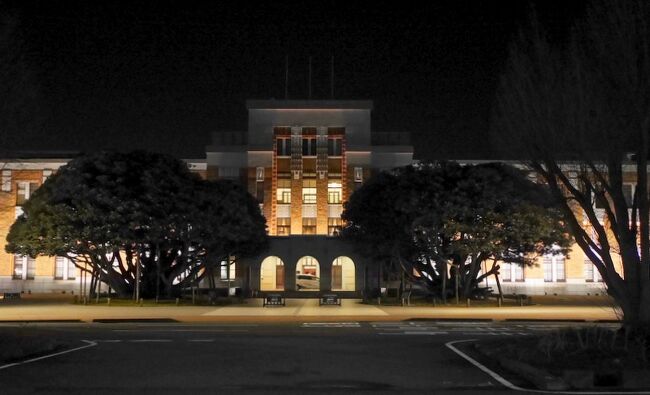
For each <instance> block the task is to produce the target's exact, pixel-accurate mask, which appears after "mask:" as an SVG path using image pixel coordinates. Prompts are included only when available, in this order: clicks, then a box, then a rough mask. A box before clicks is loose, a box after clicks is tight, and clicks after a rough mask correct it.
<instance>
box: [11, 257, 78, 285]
mask: <svg viewBox="0 0 650 395" xmlns="http://www.w3.org/2000/svg"><path fill="white" fill-rule="evenodd" d="M76 272H77V269H76V267H75V265H74V263H73V262H72V261H70V260H69V259H68V258H64V257H61V256H57V257H56V258H55V260H54V278H55V279H56V280H74V279H75V275H76ZM35 274H36V259H34V258H32V257H30V256H25V255H14V274H13V278H14V279H16V280H32V279H34V275H35Z"/></svg>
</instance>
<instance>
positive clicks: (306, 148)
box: [302, 138, 316, 156]
mask: <svg viewBox="0 0 650 395" xmlns="http://www.w3.org/2000/svg"><path fill="white" fill-rule="evenodd" d="M302 155H303V156H316V139H312V138H309V139H308V138H303V139H302Z"/></svg>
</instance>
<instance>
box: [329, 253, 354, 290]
mask: <svg viewBox="0 0 650 395" xmlns="http://www.w3.org/2000/svg"><path fill="white" fill-rule="evenodd" d="M355 287H356V284H355V266H354V262H353V261H352V259H350V258H349V257H347V256H340V257H338V258H336V259H334V261H333V262H332V291H354V290H355Z"/></svg>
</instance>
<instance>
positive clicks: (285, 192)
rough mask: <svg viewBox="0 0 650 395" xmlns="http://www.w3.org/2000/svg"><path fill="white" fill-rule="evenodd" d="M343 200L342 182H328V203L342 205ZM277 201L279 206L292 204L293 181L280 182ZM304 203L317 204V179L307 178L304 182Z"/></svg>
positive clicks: (282, 180)
mask: <svg viewBox="0 0 650 395" xmlns="http://www.w3.org/2000/svg"><path fill="white" fill-rule="evenodd" d="M342 198H343V186H342V184H341V181H330V182H328V183H327V203H329V204H340V203H341V201H342ZM276 201H277V203H278V204H291V180H289V179H279V180H278V187H277V190H276ZM302 202H303V203H304V204H316V179H313V178H305V179H303V180H302Z"/></svg>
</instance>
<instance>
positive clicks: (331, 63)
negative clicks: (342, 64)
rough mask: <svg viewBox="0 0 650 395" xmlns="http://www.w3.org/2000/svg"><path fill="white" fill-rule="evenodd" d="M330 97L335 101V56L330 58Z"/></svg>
mask: <svg viewBox="0 0 650 395" xmlns="http://www.w3.org/2000/svg"><path fill="white" fill-rule="evenodd" d="M330 70H331V75H330V95H331V98H332V100H333V99H334V55H332V57H331V58H330Z"/></svg>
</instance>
